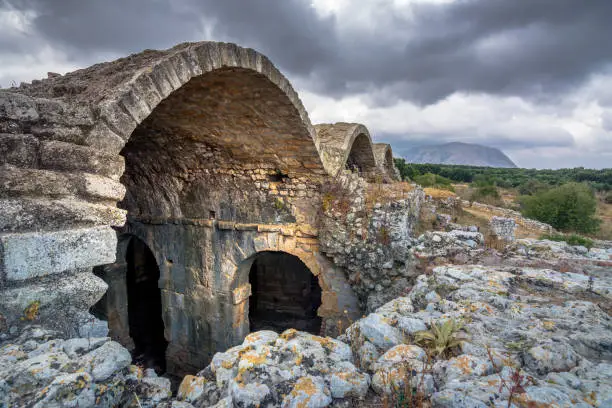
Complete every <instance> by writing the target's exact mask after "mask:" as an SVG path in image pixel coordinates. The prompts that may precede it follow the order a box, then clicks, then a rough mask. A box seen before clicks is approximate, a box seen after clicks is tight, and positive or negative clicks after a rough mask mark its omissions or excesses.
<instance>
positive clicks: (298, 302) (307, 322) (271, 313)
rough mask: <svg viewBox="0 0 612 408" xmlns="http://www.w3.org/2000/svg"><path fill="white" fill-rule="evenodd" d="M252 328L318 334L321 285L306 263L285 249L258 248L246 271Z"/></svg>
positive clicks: (319, 328)
mask: <svg viewBox="0 0 612 408" xmlns="http://www.w3.org/2000/svg"><path fill="white" fill-rule="evenodd" d="M249 282H250V284H251V293H252V294H251V297H250V299H249V324H250V330H251V331H258V330H274V331H276V332H278V333H280V332H282V331H284V330H286V329H290V328H294V329H297V330H301V331H307V332H310V333H313V334H319V333H320V331H321V318H320V317H319V316H317V310H318V309H319V307H320V306H321V287H320V286H319V282H318V280H317V278H316V276H314V275H313V274H312V272H310V270H309V269H308V267H307V266H306V265H305V264H304V263H303V262H302V261H301V260H300V259H299V258H298V257H296V256H293V255H290V254H287V253H285V252H261V253H259V254H257V255H256V257H255V259H254V261H253V264H252V266H251V270H250V273H249Z"/></svg>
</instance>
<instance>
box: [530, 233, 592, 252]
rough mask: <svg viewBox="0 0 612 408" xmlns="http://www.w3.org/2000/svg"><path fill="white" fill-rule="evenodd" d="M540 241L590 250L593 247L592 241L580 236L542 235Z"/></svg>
mask: <svg viewBox="0 0 612 408" xmlns="http://www.w3.org/2000/svg"><path fill="white" fill-rule="evenodd" d="M540 239H547V240H549V241H558V242H567V243H568V244H570V245H582V246H583V247H587V248H589V249H591V248H592V247H593V240H592V239H590V238H587V237H583V236H582V235H577V234H571V235H565V234H544V235H542V236H541V237H540Z"/></svg>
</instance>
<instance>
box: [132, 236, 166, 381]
mask: <svg viewBox="0 0 612 408" xmlns="http://www.w3.org/2000/svg"><path fill="white" fill-rule="evenodd" d="M125 260H126V263H127V274H126V283H127V303H128V323H129V333H130V337H131V338H132V340H133V341H134V350H133V351H132V356H133V358H134V361H135V362H136V363H141V364H143V365H144V366H145V367H147V368H155V370H156V371H158V372H164V371H165V370H166V347H167V346H168V342H167V341H166V339H165V338H164V322H163V320H162V300H161V291H160V289H159V286H158V282H159V277H160V272H159V267H158V266H157V261H156V260H155V256H154V255H153V253H152V252H151V250H150V249H149V247H148V246H147V245H146V244H145V243H144V242H143V241H142V240H140V239H138V238H136V237H133V238H132V239H131V240H130V243H129V244H128V247H127V252H126V255H125Z"/></svg>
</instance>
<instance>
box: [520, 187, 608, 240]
mask: <svg viewBox="0 0 612 408" xmlns="http://www.w3.org/2000/svg"><path fill="white" fill-rule="evenodd" d="M520 203H521V212H522V213H523V215H524V216H526V217H529V218H534V219H536V220H539V221H542V222H545V223H548V224H550V225H552V226H553V227H555V228H557V229H559V230H562V231H577V232H583V233H592V232H596V231H597V230H598V229H599V224H600V222H601V221H600V220H599V219H598V218H596V217H595V211H596V210H597V199H596V198H595V194H594V193H593V191H592V190H591V189H590V187H589V186H587V185H585V184H580V183H567V184H563V185H562V186H559V187H555V188H552V189H550V190H547V191H543V192H539V193H536V194H534V195H532V196H522V197H521V199H520Z"/></svg>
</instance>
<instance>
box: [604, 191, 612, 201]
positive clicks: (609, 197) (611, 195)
mask: <svg viewBox="0 0 612 408" xmlns="http://www.w3.org/2000/svg"><path fill="white" fill-rule="evenodd" d="M603 200H604V203H606V204H612V191H608V192H607V193H606V195H605V196H604V199H603Z"/></svg>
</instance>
